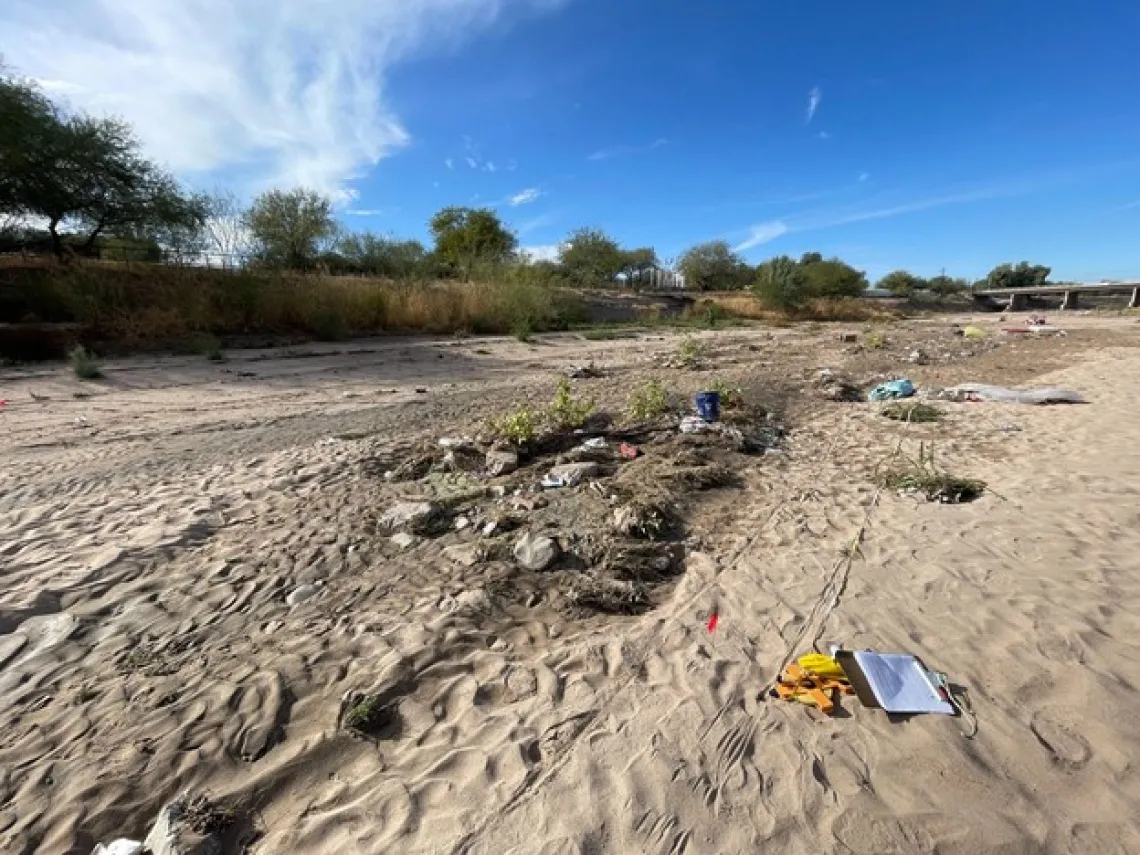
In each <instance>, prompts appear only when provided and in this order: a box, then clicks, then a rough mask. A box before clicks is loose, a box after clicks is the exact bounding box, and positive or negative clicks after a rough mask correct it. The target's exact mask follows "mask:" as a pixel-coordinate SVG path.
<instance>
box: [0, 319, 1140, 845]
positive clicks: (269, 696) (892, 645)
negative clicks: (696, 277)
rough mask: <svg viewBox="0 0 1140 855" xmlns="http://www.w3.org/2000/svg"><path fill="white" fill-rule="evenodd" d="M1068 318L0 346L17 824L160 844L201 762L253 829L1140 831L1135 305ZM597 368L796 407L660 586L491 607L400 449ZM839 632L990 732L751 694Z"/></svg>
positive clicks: (908, 836)
mask: <svg viewBox="0 0 1140 855" xmlns="http://www.w3.org/2000/svg"><path fill="white" fill-rule="evenodd" d="M959 320H960V319H959ZM1065 320H1066V321H1068V322H1069V323H1068V324H1067V326H1069V328H1070V335H1069V336H1067V337H1066V338H1048V339H1041V340H1032V341H1025V340H1022V339H1020V338H1016V339H1015V338H1013V337H1002V336H1000V335H998V334H997V326H998V322H997V320H996V319H995V318H994V317H993V316H988V317H985V318H983V319H982V323H983V324H985V325H986V326H987V328H988V329H989V330H991V332H992V333H993V335H992V337H991V339H990V341H989V342H988V343H987V344H986V346H985V347H979V348H974V349H969V348H967V349H966V350H963V347H964V343H963V342H962V340H961V339H959V338H955V337H954V336H953V335H952V333H951V332H950V331H949V330H950V319H936V320H929V321H913V322H906V323H902V324H896V325H892V326H890V327H887V328H886V331H887V340H888V344H887V347H886V348H884V349H883V350H881V351H878V350H873V351H867V350H865V349H864V348H862V347H860V346H858V345H855V346H852V345H851V344H845V343H842V342H841V341H840V333H841V332H843V331H853V332H857V333H858V334H859V335H860V336H861V335H862V331H863V330H864V327H862V326H859V325H847V326H841V327H837V326H810V325H809V326H797V327H793V328H788V329H772V330H769V329H747V330H731V331H723V332H714V333H703V334H702V336H701V337H702V339H703V340H705V341H706V343H707V346H708V348H709V354H708V359H707V361H708V362H709V363H710V364H711V365H712V366H713V367H712V368H711V369H710V370H709V371H705V372H695V371H688V370H683V369H671V368H669V369H666V368H661V367H660V360H661V356H662V355H663V354H668V353H671V352H673V351H674V350H675V348H676V344H677V337H676V336H675V335H673V334H670V333H665V334H661V335H652V336H650V335H646V336H642V337H640V338H639V339H636V340H618V341H609V342H599V341H593V342H587V341H583V340H581V339H579V338H577V337H575V336H569V335H567V336H551V337H549V338H545V339H544V340H543V341H541V342H540V343H538V344H536V345H533V346H527V345H523V344H520V343H517V342H513V341H508V340H486V339H481V340H474V339H469V340H463V341H428V340H399V341H387V342H366V343H354V344H353V345H351V346H314V347H312V348H308V349H305V350H303V351H291V352H286V353H282V352H280V351H277V352H271V351H266V352H242V353H234V354H231V358H230V360H229V361H228V362H227V363H225V364H222V365H213V364H209V363H206V362H204V361H203V360H202V359H201V358H187V357H180V358H164V359H154V358H149V359H144V358H138V359H130V360H123V361H120V362H115V363H112V364H109V365H108V366H106V369H107V378H106V379H105V380H103V381H100V382H97V383H81V382H80V381H78V380H76V379H75V378H73V377H71V376H70V375H69V374H68V372H67V371H66V370H65V369H64V368H63V367H61V366H46V367H45V366H39V367H34V368H6V369H0V398H3V399H6V401H7V403H6V404H5V405H4V406H3V407H0V455H2V460H3V467H2V470H0V580H2V585H0V721H2V722H3V727H0V850H2V851H4V852H12V853H31V852H36V853H61V852H77V853H87V852H90V850H91V848H92V847H93V845H94V844H95V843H96V842H98V841H106V840H109V839H112V838H114V837H119V836H128V837H134V838H136V839H141V838H142V837H143V836H145V833H146V829H147V828H148V826H149V824H150V823H151V821H152V820H153V818H154V816H155V814H156V813H157V812H158V810H159V808H160V807H161V806H162V804H163V803H164V802H166V801H167V800H168V799H170V798H171V797H172V796H174V795H175V794H177V793H179V792H181V791H183V790H185V789H187V788H190V789H193V790H196V791H204V792H208V793H209V794H210V795H211V796H212V797H214V798H215V799H217V800H219V801H221V802H224V803H226V804H229V805H233V806H234V807H235V808H236V811H237V814H238V815H239V817H240V825H241V828H240V829H237V830H235V831H233V832H232V834H231V837H233V838H234V839H237V838H241V839H242V840H243V842H244V846H245V847H246V849H245V851H249V852H253V853H279V852H290V853H293V852H296V853H303V852H314V853H317V852H389V851H401V852H413V853H414V852H423V853H435V852H452V853H460V852H462V853H488V855H490V853H532V852H534V853H537V852H542V853H581V855H586V853H602V852H606V853H609V852H615V853H616V852H622V853H624V852H630V853H671V855H679V853H698V852H699V853H714V852H715V853H746V852H747V853H751V852H758V851H773V852H788V853H799V852H804V853H819V852H839V853H850V852H854V853H867V855H872V853H873V855H882V854H883V853H894V852H898V853H910V852H940V853H955V852H956V853H978V852H1002V853H1017V852H1026V853H1029V852H1033V853H1036V852H1057V853H1061V852H1073V853H1094V852H1095V853H1110V852H1121V853H1125V852H1137V851H1140V821H1138V819H1137V817H1140V779H1138V777H1137V775H1136V772H1135V769H1134V766H1135V764H1136V763H1137V762H1138V761H1140V711H1138V708H1137V701H1138V700H1140V696H1138V693H1137V688H1136V687H1137V684H1138V683H1140V650H1138V645H1140V641H1138V639H1140V558H1138V556H1140V502H1138V501H1137V491H1138V489H1140V455H1138V454H1137V453H1136V452H1135V450H1134V446H1133V443H1132V440H1133V439H1134V438H1135V425H1136V424H1138V423H1140V384H1138V382H1137V380H1136V379H1135V378H1136V376H1137V373H1138V372H1140V349H1137V347H1136V346H1137V344H1140V327H1137V326H1136V325H1135V323H1134V322H1133V321H1131V320H1128V319H1098V318H1093V317H1078V318H1074V319H1071V320H1070V319H1069V318H1066V319H1065ZM914 347H920V348H922V349H923V350H924V352H925V353H928V354H931V355H932V356H933V359H932V361H931V362H930V363H929V364H924V365H912V364H910V363H909V362H907V357H908V354H909V353H910V352H911V350H912V349H913V348H914ZM591 360H593V361H594V362H595V363H596V364H597V365H598V366H600V367H603V368H604V369H605V370H606V377H605V378H603V379H599V380H590V381H580V382H579V383H577V384H576V386H579V387H580V388H583V389H588V390H589V391H590V394H592V395H595V396H596V397H597V399H598V401H599V405H601V406H603V407H605V408H607V409H618V408H619V407H620V406H621V403H622V402H623V401H624V398H625V394H626V392H627V391H628V390H629V388H630V387H631V386H633V385H635V384H636V383H638V382H641V381H642V380H644V378H645V377H647V376H654V377H658V378H660V379H661V380H662V381H663V382H664V383H665V384H666V385H667V386H669V387H671V388H674V389H677V390H678V391H681V392H685V393H691V392H692V391H694V390H696V389H698V388H699V387H700V386H702V385H703V384H704V383H705V382H707V380H708V378H709V377H710V376H721V377H724V378H726V379H730V380H734V381H736V382H740V383H741V384H742V385H744V386H745V389H746V395H749V396H753V395H754V396H756V397H758V398H760V399H762V402H763V403H764V404H765V405H766V406H768V407H771V408H775V409H778V410H780V411H781V412H782V413H783V417H784V419H785V420H786V422H787V425H788V428H789V434H788V437H787V442H786V447H785V449H784V453H783V454H779V455H763V456H760V457H751V458H746V461H747V462H746V463H742V464H741V466H740V471H739V475H740V477H741V479H742V481H741V484H740V485H738V486H736V487H732V488H725V489H719V490H714V491H711V492H709V493H707V494H704V495H703V496H702V497H700V498H699V500H697V501H695V502H694V504H693V505H692V507H691V508H690V511H689V519H688V525H689V535H688V537H687V539H686V541H685V543H686V546H687V549H688V552H687V557H686V563H685V572H684V573H683V575H682V576H681V577H680V578H679V579H678V580H677V581H676V582H675V584H673V585H670V586H669V587H667V588H665V589H663V590H662V592H661V593H659V595H658V596H657V600H656V602H657V607H656V608H654V609H653V610H651V611H649V612H647V613H645V614H642V615H638V616H629V617H612V616H602V615H596V616H586V617H574V616H569V615H567V614H566V613H565V612H563V611H560V610H558V609H556V608H554V607H553V606H552V605H551V601H550V600H549V599H547V598H546V597H545V596H544V593H543V591H542V590H541V586H540V587H539V589H538V590H536V591H534V592H533V594H534V596H528V598H527V600H526V604H525V605H520V604H518V603H516V602H505V603H504V604H500V603H499V602H498V601H496V600H495V599H493V598H489V597H470V596H466V595H469V594H470V593H471V592H472V591H475V592H478V591H480V590H482V589H483V587H484V586H486V587H487V589H488V590H491V589H492V586H490V585H489V581H488V580H492V579H495V578H500V579H501V578H503V575H502V574H503V573H504V572H505V567H506V564H508V563H509V562H504V561H502V560H487V561H481V562H477V563H474V564H473V565H472V566H463V565H462V563H457V562H455V561H451V560H448V559H447V558H445V557H443V554H442V551H443V550H444V549H446V548H448V547H455V546H463V545H464V544H468V545H469V544H470V543H471V542H472V541H474V540H476V539H477V535H473V534H466V533H450V534H447V535H444V536H443V537H440V538H439V539H437V540H427V541H421V542H420V543H419V544H417V545H416V546H414V547H413V548H412V549H410V550H408V551H406V552H401V551H399V550H398V549H396V548H395V547H393V546H392V544H390V543H389V542H388V539H387V538H386V537H384V536H382V535H380V534H378V533H377V531H376V518H377V517H378V516H379V515H380V514H381V513H383V511H384V510H385V509H386V508H387V507H388V506H389V505H391V503H392V502H393V501H394V500H395V499H396V498H398V497H400V496H409V495H414V494H415V491H416V489H417V485H416V484H415V483H412V484H391V483H388V482H386V481H385V480H384V479H383V478H382V477H379V476H378V474H377V466H380V465H382V463H377V461H381V462H382V461H386V460H391V459H398V458H399V456H400V454H402V453H405V451H406V450H407V449H409V448H411V447H413V446H414V445H415V444H416V443H422V442H434V440H435V439H436V438H437V437H440V436H445V435H455V434H463V433H471V432H476V431H478V430H479V429H480V427H481V425H483V424H484V423H485V420H486V419H487V417H488V416H490V415H492V414H494V413H501V412H503V411H504V410H505V409H507V408H508V407H509V406H510V405H511V404H518V403H520V402H527V401H535V400H546V399H548V398H549V396H550V395H551V393H552V391H553V387H554V383H555V380H556V377H557V372H558V371H559V369H561V368H563V367H564V366H565V365H567V364H568V363H579V364H580V363H583V362H587V361H591ZM823 367H831V368H835V369H840V370H846V371H849V372H851V373H852V375H853V376H854V377H856V378H857V379H860V380H862V381H870V380H873V379H875V378H876V377H883V376H889V375H890V374H892V373H906V374H908V375H909V376H912V377H913V378H914V379H915V380H916V381H919V382H923V383H943V384H950V383H953V382H958V381H968V380H982V381H990V382H996V381H1003V380H1004V381H1006V382H1010V383H1022V384H1024V383H1028V382H1030V381H1032V382H1033V383H1035V384H1048V385H1064V386H1068V387H1071V388H1073V389H1076V390H1079V391H1080V392H1081V393H1082V394H1084V395H1085V396H1086V397H1087V398H1088V400H1089V401H1090V403H1089V404H1088V405H1085V406H1072V407H1041V408H1034V407H1011V406H1001V405H993V404H946V405H944V409H945V411H946V414H947V415H946V419H945V420H944V422H942V423H940V424H937V425H915V426H911V427H909V428H905V427H904V426H902V425H900V424H898V423H895V422H891V421H888V420H886V419H883V418H882V417H881V416H880V415H878V414H877V411H876V409H875V408H874V407H872V406H870V405H866V404H840V403H830V402H827V403H825V402H821V401H819V400H816V399H815V398H813V397H812V396H811V395H810V394H809V393H808V392H807V391H806V388H807V386H808V384H809V382H810V380H811V378H812V377H813V376H814V374H815V373H816V372H817V371H818V370H819V369H820V368H823ZM417 389H420V390H423V391H417ZM77 396H81V397H77ZM920 441H922V442H930V441H933V442H934V443H935V448H936V454H937V460H938V461H939V463H940V464H941V465H942V466H944V467H946V468H947V469H951V470H953V471H954V472H956V473H957V474H963V475H971V476H975V477H980V478H984V479H985V480H986V481H987V482H988V484H989V485H990V488H991V489H990V491H988V492H987V493H986V494H985V495H984V496H983V497H982V498H981V499H979V500H978V501H976V502H973V503H971V504H968V505H959V506H947V505H938V504H930V503H926V502H923V501H920V500H918V499H916V498H914V497H907V496H899V495H895V494H892V493H890V492H880V491H879V490H878V489H877V488H876V486H875V483H874V481H873V470H874V468H875V466H876V464H877V463H879V462H881V461H882V460H883V459H884V457H885V456H886V455H888V454H890V453H891V451H892V449H895V448H896V447H901V448H902V449H904V450H906V451H908V452H909V453H915V452H916V451H917V445H918V443H919V442H920ZM900 443H901V446H900ZM576 490H578V491H581V492H582V495H583V496H585V495H586V493H588V491H589V488H588V487H580V488H576ZM567 501H569V500H567ZM583 501H585V499H583ZM567 507H570V505H567ZM582 507H588V506H587V505H582ZM543 524H544V525H546V526H550V525H557V520H555V521H554V522H553V523H552V522H551V521H550V520H549V519H548V520H546V521H545V522H544V523H543ZM524 525H526V523H524ZM566 525H573V522H572V521H570V520H567V521H566ZM860 529H863V530H864V540H863V544H862V549H861V553H860V555H859V556H858V557H857V558H856V559H855V560H854V561H853V562H852V563H851V565H850V576H849V580H848V583H847V586H846V589H845V591H844V593H843V595H842V597H841V599H840V601H839V603H838V605H837V606H836V607H835V608H834V610H833V611H830V612H828V611H827V610H826V609H821V608H820V606H821V597H822V595H823V592H824V588H825V584H826V582H827V581H828V579H829V577H831V575H832V573H833V571H834V569H835V568H836V567H837V566H839V565H838V564H837V561H838V560H839V558H840V556H841V555H842V554H843V551H844V550H845V549H846V548H847V547H848V546H849V544H850V543H851V541H852V538H853V537H854V536H855V535H856V533H857V532H858V531H860ZM312 582H321V583H323V587H322V589H321V593H320V595H319V596H317V597H316V598H314V599H312V600H309V601H307V602H304V603H302V604H300V605H297V606H293V607H290V606H289V605H287V604H286V602H285V598H286V595H287V594H289V592H290V591H292V590H294V588H296V587H297V586H298V585H300V584H304V583H312ZM495 590H498V589H495ZM508 600H509V598H508ZM712 611H716V612H717V613H718V614H719V616H720V620H719V625H718V627H717V629H716V631H715V632H712V633H710V632H709V631H708V630H707V628H706V619H707V617H708V615H709V614H710V612H712ZM817 636H818V637H819V638H820V639H821V641H820V643H821V644H828V643H832V642H842V643H844V644H845V645H848V646H853V647H871V648H875V649H880V650H889V651H907V652H912V653H915V654H917V655H919V656H921V657H922V658H923V659H924V660H925V661H926V662H927V663H928V664H929V665H930V666H932V667H934V668H937V669H939V670H943V671H946V672H948V673H949V674H950V675H951V676H952V677H953V678H954V679H955V680H956V681H957V682H959V683H961V684H963V685H965V686H966V687H968V689H969V694H970V697H971V698H972V701H973V705H974V708H975V710H976V714H977V718H978V721H979V729H978V733H977V736H976V738H974V739H967V738H965V737H964V735H963V728H964V726H965V723H964V722H962V721H960V720H958V719H952V718H945V717H936V716H928V717H915V718H911V719H909V720H902V721H892V720H889V719H888V718H887V716H885V715H884V714H883V713H882V712H880V711H876V710H870V709H865V708H863V707H861V706H860V705H859V704H858V702H856V701H855V700H854V699H846V700H845V701H844V703H843V707H844V710H843V711H842V712H841V714H840V715H837V716H836V717H835V718H833V719H823V718H821V717H820V716H819V715H818V714H815V713H813V712H812V711H809V710H807V709H806V708H804V707H802V706H800V705H795V704H785V703H783V702H777V701H769V700H764V699H763V698H761V697H760V692H761V689H762V688H763V687H764V686H765V685H766V684H767V683H768V682H769V681H770V680H771V678H772V677H773V675H774V674H775V673H776V671H777V670H778V668H779V666H780V664H781V662H783V661H784V659H785V657H786V656H787V655H789V654H792V653H795V654H798V653H802V652H804V651H805V650H806V649H807V647H808V646H809V644H810V640H811V639H812V638H813V637H817ZM378 685H385V686H393V685H394V686H397V687H398V689H399V698H398V700H399V720H398V723H397V724H396V725H394V726H393V727H392V728H391V729H390V730H389V731H388V732H386V733H384V734H382V735H380V736H379V737H378V738H375V739H367V738H361V737H357V736H352V735H350V734H349V733H347V732H346V730H345V729H344V728H342V727H340V726H339V725H338V719H339V715H340V711H341V704H342V700H343V699H344V698H345V697H346V695H348V694H349V693H351V692H352V691H354V690H356V691H367V690H368V689H369V688H370V687H376V686H378Z"/></svg>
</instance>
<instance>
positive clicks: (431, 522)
mask: <svg viewBox="0 0 1140 855" xmlns="http://www.w3.org/2000/svg"><path fill="white" fill-rule="evenodd" d="M442 516H443V508H442V507H440V506H439V505H437V504H436V503H435V502H399V503H397V504H395V505H393V506H392V507H390V508H389V509H388V510H387V511H385V512H384V515H383V516H382V517H380V520H379V522H378V525H379V526H380V528H381V529H384V530H386V531H397V530H399V529H407V530H408V531H411V532H414V533H416V534H422V533H424V532H426V531H430V530H431V529H432V528H433V527H435V526H436V525H437V524H438V522H439V520H440V518H441V517H442Z"/></svg>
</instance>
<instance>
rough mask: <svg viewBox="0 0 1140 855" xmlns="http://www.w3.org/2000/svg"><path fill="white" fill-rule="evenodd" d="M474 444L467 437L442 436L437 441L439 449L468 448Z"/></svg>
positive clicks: (473, 441)
mask: <svg viewBox="0 0 1140 855" xmlns="http://www.w3.org/2000/svg"><path fill="white" fill-rule="evenodd" d="M474 444H475V440H473V439H472V438H471V437H469V436H444V437H440V439H439V447H440V448H443V449H449V448H469V447H471V446H472V445H474Z"/></svg>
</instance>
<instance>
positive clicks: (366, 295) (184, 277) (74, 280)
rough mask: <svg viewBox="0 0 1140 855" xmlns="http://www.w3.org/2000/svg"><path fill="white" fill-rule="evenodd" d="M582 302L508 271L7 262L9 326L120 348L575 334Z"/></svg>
mask: <svg viewBox="0 0 1140 855" xmlns="http://www.w3.org/2000/svg"><path fill="white" fill-rule="evenodd" d="M579 315H580V310H579V309H578V307H577V306H576V304H575V300H574V298H572V297H571V296H570V295H567V294H563V293H561V292H559V291H557V290H556V289H555V288H553V287H552V286H550V285H548V284H544V283H539V282H533V281H530V280H528V279H527V277H526V276H525V274H519V273H517V272H516V271H512V270H505V271H504V272H503V274H502V275H501V276H500V277H499V278H498V279H497V280H496V281H489V282H474V283H465V282H455V281H434V282H413V283H409V282H393V281H389V280H383V279H374V278H359V277H341V276H322V275H301V274H291V273H277V272H259V271H253V270H229V271H227V270H216V269H215V270H210V269H204V268H194V267H181V268H179V267H171V266H164V265H144V264H131V265H123V264H107V263H102V262H71V263H68V264H57V263H55V262H49V261H40V260H35V261H24V262H20V263H16V262H14V261H12V260H8V261H6V262H5V263H3V264H0V323H3V322H7V323H20V322H28V321H40V322H69V323H78V324H82V325H83V326H84V327H85V329H86V333H85V337H87V338H88V339H89V340H91V341H97V342H102V343H104V344H105V345H106V346H110V347H112V348H115V349H124V350H128V349H137V348H147V347H162V346H166V345H168V344H170V343H172V342H177V341H181V340H184V339H186V338H188V337H192V336H195V335H200V334H203V333H209V334H211V335H215V336H221V337H228V336H241V335H265V336H278V335H279V336H297V335H300V336H306V337H313V338H318V339H340V338H347V337H349V336H362V335H372V334H378V333H386V332H398V333H452V332H459V331H466V332H472V333H509V332H513V331H516V330H518V329H521V328H525V329H527V330H530V331H541V330H549V329H560V328H565V327H566V326H567V325H568V324H569V323H571V322H573V321H576V320H579V319H580V318H579Z"/></svg>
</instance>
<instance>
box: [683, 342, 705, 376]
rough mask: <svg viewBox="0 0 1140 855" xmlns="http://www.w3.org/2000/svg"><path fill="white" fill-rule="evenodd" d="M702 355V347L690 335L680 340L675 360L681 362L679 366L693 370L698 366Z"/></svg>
mask: <svg viewBox="0 0 1140 855" xmlns="http://www.w3.org/2000/svg"><path fill="white" fill-rule="evenodd" d="M704 355H705V347H704V345H703V344H701V343H700V342H699V341H697V340H696V339H695V338H693V337H692V336H691V335H687V336H685V337H684V338H683V339H681V343H680V344H678V345H677V358H678V359H680V360H681V364H682V365H684V366H685V367H686V368H695V367H696V366H697V365H699V364H700V362H701V359H702V358H703V357H704Z"/></svg>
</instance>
